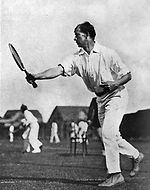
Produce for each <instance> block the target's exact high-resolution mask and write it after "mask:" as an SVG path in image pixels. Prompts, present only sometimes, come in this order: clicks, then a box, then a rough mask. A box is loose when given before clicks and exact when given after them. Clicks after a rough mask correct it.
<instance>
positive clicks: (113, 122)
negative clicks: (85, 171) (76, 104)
mask: <svg viewBox="0 0 150 190" xmlns="http://www.w3.org/2000/svg"><path fill="white" fill-rule="evenodd" d="M127 102H128V95H127V91H126V89H124V90H122V91H121V92H118V93H117V94H116V97H112V98H111V99H110V100H109V101H108V102H107V103H106V104H103V102H102V101H101V99H100V98H99V97H97V104H98V117H99V120H101V118H104V120H103V125H102V138H103V143H104V147H105V154H106V166H107V169H108V173H109V174H111V173H116V172H121V169H120V155H119V154H120V153H121V154H124V155H128V156H130V157H133V158H137V157H138V156H139V151H138V150H137V149H135V148H134V147H133V146H132V145H131V144H130V143H128V142H127V141H126V140H125V139H123V138H122V137H121V135H120V132H119V126H120V124H121V121H122V118H123V115H124V114H125V110H126V106H127ZM102 107H103V108H102ZM102 115H104V117H103V116H102ZM100 122H101V121H100ZM131 127H132V126H131Z"/></svg>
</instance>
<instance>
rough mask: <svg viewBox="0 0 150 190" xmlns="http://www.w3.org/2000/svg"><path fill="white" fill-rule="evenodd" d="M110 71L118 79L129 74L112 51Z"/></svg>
mask: <svg viewBox="0 0 150 190" xmlns="http://www.w3.org/2000/svg"><path fill="white" fill-rule="evenodd" d="M110 69H111V70H112V71H113V72H114V73H115V74H116V75H117V76H118V78H121V77H122V76H124V75H126V74H127V73H130V70H129V69H128V68H127V66H126V65H125V64H124V63H123V62H122V60H121V58H120V57H119V55H118V54H117V53H116V52H115V51H113V55H112V56H111V62H110Z"/></svg>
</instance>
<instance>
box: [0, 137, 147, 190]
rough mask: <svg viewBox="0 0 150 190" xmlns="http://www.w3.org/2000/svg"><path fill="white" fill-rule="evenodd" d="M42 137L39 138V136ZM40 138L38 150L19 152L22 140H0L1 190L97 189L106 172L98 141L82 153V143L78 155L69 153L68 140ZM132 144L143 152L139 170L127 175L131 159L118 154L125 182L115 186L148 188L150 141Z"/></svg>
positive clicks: (123, 189)
mask: <svg viewBox="0 0 150 190" xmlns="http://www.w3.org/2000/svg"><path fill="white" fill-rule="evenodd" d="M41 141H42V140H41ZM42 142H43V145H44V146H43V150H42V152H41V153H39V154H33V153H25V154H23V153H22V147H23V142H22V140H21V139H16V140H15V141H14V142H13V143H10V142H9V141H8V140H7V139H1V140H0V190H34V189H35V190H97V189H100V188H98V186H97V185H98V183H100V182H101V181H102V180H103V179H104V178H105V176H106V168H105V157H104V156H102V155H101V145H100V143H99V142H98V141H92V142H89V144H88V155H86V156H85V157H83V155H82V147H81V144H78V146H77V155H76V156H73V155H71V154H70V150H69V142H68V141H62V142H61V143H59V144H50V143H49V142H48V141H44V140H43V141H42ZM131 143H132V144H133V145H134V146H135V147H137V148H138V149H139V150H140V151H141V152H143V153H144V154H145V159H144V161H143V163H141V172H140V173H139V174H138V175H137V176H136V177H134V178H130V177H129V172H130V169H131V160H130V159H128V158H127V157H124V156H121V168H122V173H123V175H124V177H125V181H126V183H125V184H122V185H119V186H116V187H113V188H101V189H111V190H112V189H116V190H149V189H150V142H149V141H132V142H131Z"/></svg>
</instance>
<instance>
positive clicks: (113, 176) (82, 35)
mask: <svg viewBox="0 0 150 190" xmlns="http://www.w3.org/2000/svg"><path fill="white" fill-rule="evenodd" d="M74 34H75V38H74V40H75V42H76V43H77V45H78V47H79V48H80V49H79V51H77V52H76V53H74V54H72V55H71V56H68V57H67V58H65V59H64V60H63V61H62V62H60V63H58V65H57V66H55V67H53V68H49V69H47V70H45V71H43V72H40V73H37V74H32V80H34V81H36V80H43V79H53V78H56V77H58V76H65V77H67V76H68V77H71V76H73V75H74V74H77V75H78V76H79V77H81V78H82V79H83V81H84V83H85V85H86V86H87V88H88V89H89V90H90V91H91V92H93V93H95V94H96V96H97V100H96V101H97V105H98V118H99V122H100V125H101V126H102V139H103V143H104V147H105V154H106V167H107V171H108V177H107V178H106V180H105V181H103V182H102V183H100V184H99V185H98V186H100V187H101V186H103V187H104V186H106V187H112V186H114V185H116V184H119V183H123V182H124V177H123V175H122V174H121V169H120V153H121V154H124V155H128V156H129V157H131V158H132V159H133V168H132V170H131V172H130V176H131V177H133V176H135V175H136V174H137V173H138V171H139V165H140V163H141V161H142V160H143V158H144V155H143V154H142V153H140V152H139V151H138V150H137V149H136V148H134V147H133V146H132V145H131V144H130V143H128V142H127V141H126V140H125V139H123V138H122V137H121V135H120V132H119V127H120V123H121V121H122V118H123V115H124V114H125V110H126V105H127V99H128V95H127V90H126V87H125V84H126V83H127V82H128V81H130V80H131V72H130V71H129V70H128V68H127V67H126V66H125V64H124V63H123V62H122V61H121V59H120V57H119V55H118V54H117V53H116V51H115V50H112V49H110V48H107V47H104V46H102V45H100V44H99V43H98V42H96V41H95V36H96V32H95V29H94V26H93V25H92V24H90V23H89V22H84V23H81V24H78V25H77V26H76V27H75V30H74ZM27 81H28V82H29V83H32V81H31V77H27ZM30 81H31V82H30Z"/></svg>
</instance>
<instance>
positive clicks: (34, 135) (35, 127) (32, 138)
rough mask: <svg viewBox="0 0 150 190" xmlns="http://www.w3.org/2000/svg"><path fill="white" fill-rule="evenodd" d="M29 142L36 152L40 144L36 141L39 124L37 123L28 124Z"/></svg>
mask: <svg viewBox="0 0 150 190" xmlns="http://www.w3.org/2000/svg"><path fill="white" fill-rule="evenodd" d="M30 128H31V130H30V133H29V142H30V144H31V146H32V147H33V149H35V150H38V149H39V147H40V146H42V143H41V142H40V141H39V139H38V134H39V124H38V123H37V122H35V123H32V124H30Z"/></svg>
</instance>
